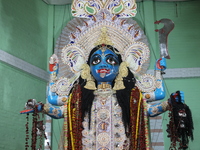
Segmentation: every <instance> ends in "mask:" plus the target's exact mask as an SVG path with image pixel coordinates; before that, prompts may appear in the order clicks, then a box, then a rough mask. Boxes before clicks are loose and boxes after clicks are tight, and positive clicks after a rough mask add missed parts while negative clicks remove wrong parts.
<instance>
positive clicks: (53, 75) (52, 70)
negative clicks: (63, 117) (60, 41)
mask: <svg viewBox="0 0 200 150" xmlns="http://www.w3.org/2000/svg"><path fill="white" fill-rule="evenodd" d="M58 70H59V65H58V58H57V56H56V55H55V54H53V55H52V56H51V57H50V60H49V74H50V82H49V86H48V89H47V90H48V102H49V103H50V104H52V105H56V106H61V105H64V103H65V102H66V100H67V99H68V96H59V95H58V94H57V93H56V81H57V74H58Z"/></svg>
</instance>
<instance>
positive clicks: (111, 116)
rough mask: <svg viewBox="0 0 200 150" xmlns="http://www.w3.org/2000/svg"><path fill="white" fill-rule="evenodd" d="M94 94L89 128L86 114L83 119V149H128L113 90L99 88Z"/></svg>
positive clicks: (119, 109)
mask: <svg viewBox="0 0 200 150" xmlns="http://www.w3.org/2000/svg"><path fill="white" fill-rule="evenodd" d="M94 94H95V98H94V101H93V105H92V110H91V124H90V129H89V127H88V126H89V119H88V116H86V117H85V118H84V121H83V127H84V130H83V131H82V135H83V139H82V143H83V150H122V149H124V150H128V149H129V139H128V138H127V136H126V134H125V128H124V124H123V122H122V110H121V107H120V106H119V104H118V102H117V98H116V95H115V91H113V90H112V89H106V90H102V89H101V90H97V91H95V92H94Z"/></svg>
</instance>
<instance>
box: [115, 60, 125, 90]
mask: <svg viewBox="0 0 200 150" xmlns="http://www.w3.org/2000/svg"><path fill="white" fill-rule="evenodd" d="M127 75H128V68H127V64H126V62H122V63H121V64H120V66H119V74H118V75H117V77H116V79H115V84H114V87H113V90H122V89H125V86H124V82H123V77H126V76H127Z"/></svg>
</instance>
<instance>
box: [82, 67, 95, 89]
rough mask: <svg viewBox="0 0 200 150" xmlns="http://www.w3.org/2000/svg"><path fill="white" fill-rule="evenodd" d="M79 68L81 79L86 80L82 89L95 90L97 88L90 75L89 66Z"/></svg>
mask: <svg viewBox="0 0 200 150" xmlns="http://www.w3.org/2000/svg"><path fill="white" fill-rule="evenodd" d="M81 68H82V71H81V78H82V79H86V80H87V82H86V85H85V86H84V88H86V89H89V90H96V89H97V88H96V86H95V82H94V78H93V77H92V75H91V74H90V66H89V65H88V64H83V65H82V67H81Z"/></svg>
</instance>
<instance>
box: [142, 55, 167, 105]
mask: <svg viewBox="0 0 200 150" xmlns="http://www.w3.org/2000/svg"><path fill="white" fill-rule="evenodd" d="M165 69H166V59H165V58H160V59H159V60H157V61H156V64H155V77H156V89H155V91H153V92H148V93H143V97H144V98H145V99H146V100H147V101H155V100H162V99H164V98H165V88H164V83H163V79H162V73H163V71H164V70H165Z"/></svg>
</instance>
